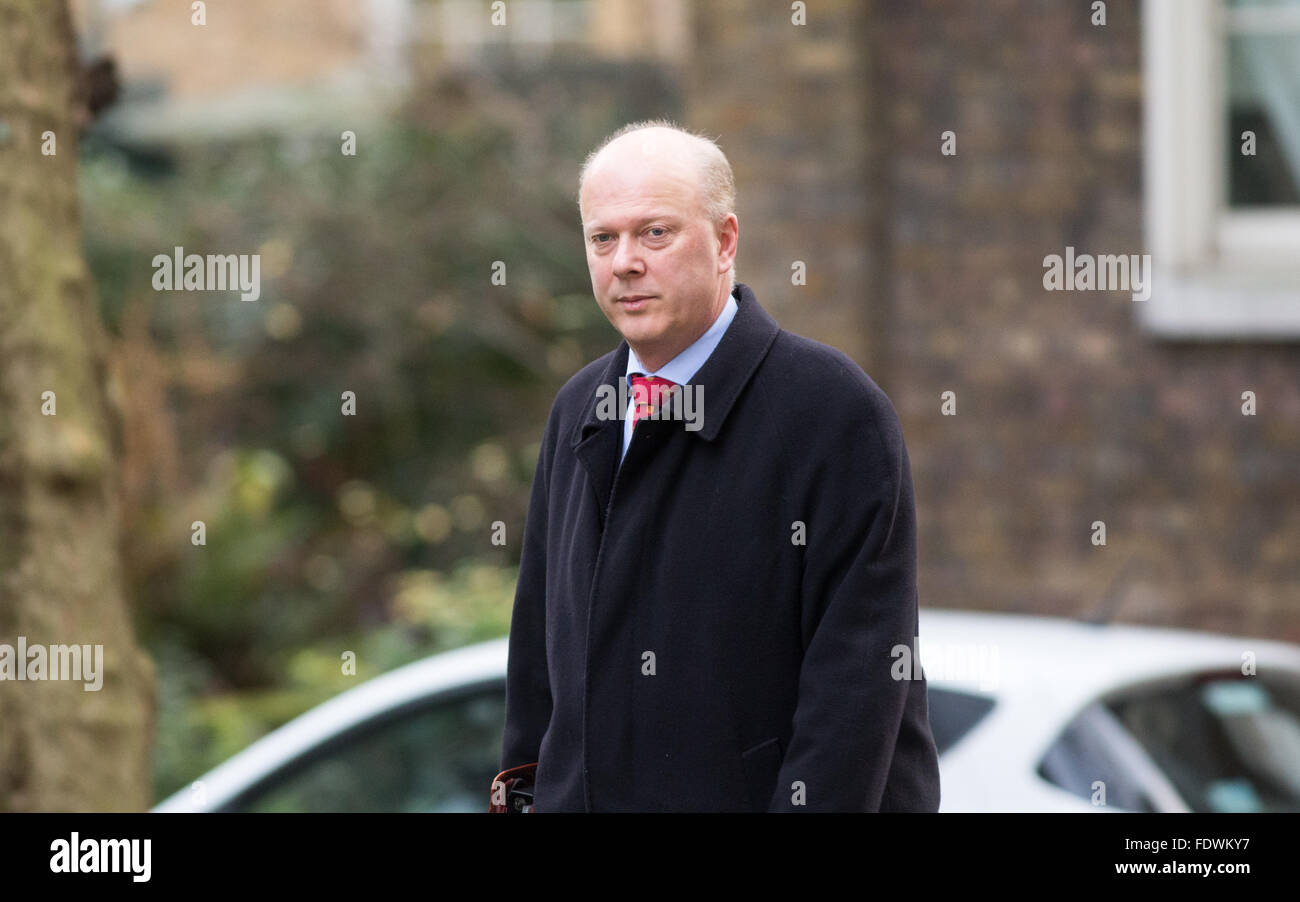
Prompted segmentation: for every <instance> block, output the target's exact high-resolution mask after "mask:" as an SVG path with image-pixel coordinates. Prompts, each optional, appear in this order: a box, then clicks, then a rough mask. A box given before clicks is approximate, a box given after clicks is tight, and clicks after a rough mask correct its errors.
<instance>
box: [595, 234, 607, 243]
mask: <svg viewBox="0 0 1300 902" xmlns="http://www.w3.org/2000/svg"><path fill="white" fill-rule="evenodd" d="M608 237H609V236H608V235H606V234H604V233H603V232H602V233H601V234H599V235H592V236H591V240H592V241H594V242H596V243H597V244H604V242H603V241H601V240H600V239H602V238H608Z"/></svg>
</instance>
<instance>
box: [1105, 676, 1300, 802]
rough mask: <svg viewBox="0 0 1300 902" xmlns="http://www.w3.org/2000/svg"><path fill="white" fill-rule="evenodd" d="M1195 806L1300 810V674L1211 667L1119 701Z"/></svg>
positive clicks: (1123, 715)
mask: <svg viewBox="0 0 1300 902" xmlns="http://www.w3.org/2000/svg"><path fill="white" fill-rule="evenodd" d="M1109 707H1110V709H1111V711H1112V712H1113V713H1114V714H1115V716H1116V717H1118V718H1119V720H1120V721H1121V722H1122V723H1123V724H1124V726H1125V727H1126V728H1127V729H1128V730H1129V732H1130V733H1132V734H1133V736H1134V737H1135V738H1136V739H1137V740H1138V741H1139V742H1140V743H1141V744H1142V746H1143V747H1144V748H1145V749H1146V751H1147V753H1148V754H1149V755H1150V756H1151V758H1152V759H1153V760H1154V761H1155V762H1156V764H1158V765H1159V766H1160V768H1161V770H1163V771H1164V773H1165V775H1166V776H1167V777H1168V778H1169V780H1170V782H1171V783H1173V785H1174V787H1175V788H1176V789H1177V790H1178V792H1179V794H1180V795H1181V796H1182V797H1183V799H1184V800H1185V801H1186V802H1187V805H1188V807H1190V808H1191V809H1192V810H1193V811H1212V812H1229V811H1243V812H1244V811H1300V682H1298V681H1297V680H1295V679H1292V680H1289V681H1283V680H1281V679H1274V678H1265V677H1263V676H1250V677H1242V676H1240V675H1239V674H1235V673H1233V674H1211V675H1204V676H1201V677H1199V678H1197V679H1196V680H1194V681H1192V682H1191V683H1190V684H1184V685H1182V686H1179V687H1175V688H1165V689H1161V690H1159V691H1156V692H1149V693H1142V694H1139V695H1135V696H1131V697H1128V698H1124V699H1121V700H1118V701H1113V702H1111V703H1110V704H1109Z"/></svg>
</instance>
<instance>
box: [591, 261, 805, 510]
mask: <svg viewBox="0 0 1300 902" xmlns="http://www.w3.org/2000/svg"><path fill="white" fill-rule="evenodd" d="M733 294H734V296H735V298H736V316H735V318H734V319H733V320H732V321H731V325H730V326H728V327H727V331H726V332H725V333H723V336H722V340H721V341H719V342H718V346H717V347H716V348H714V349H713V353H712V354H710V355H709V359H708V360H706V361H705V362H704V365H703V366H702V367H700V370H699V372H697V373H696V374H695V375H694V376H693V377H692V378H691V384H692V385H703V386H704V417H703V420H704V422H703V425H702V426H701V428H700V429H699V430H698V431H696V432H694V433H689V432H688V434H694V435H696V436H699V437H700V438H702V439H704V440H706V441H713V440H714V439H715V438H717V437H718V433H719V432H720V431H721V430H722V426H723V423H724V422H725V421H726V419H727V415H728V414H729V413H730V412H731V408H732V406H733V405H734V404H735V402H736V398H737V397H739V396H740V392H741V390H743V389H744V387H745V386H746V385H748V384H749V380H750V379H751V378H752V377H753V375H754V371H755V370H757V369H758V365H759V363H761V362H762V360H763V357H764V356H765V355H766V354H767V351H768V349H769V348H770V347H771V346H772V342H773V341H774V340H775V339H776V336H777V333H779V332H780V331H781V327H780V326H779V325H778V324H777V322H776V320H774V319H773V318H772V316H771V315H770V314H769V313H768V312H767V311H766V310H764V309H763V308H762V307H761V306H760V305H759V303H758V299H757V298H755V297H754V292H753V291H752V290H751V289H750V287H749V286H748V285H746V284H745V283H743V282H737V283H736V288H735V291H734V293H733ZM627 353H628V346H627V340H626V339H624V340H622V341H620V342H619V344H618V347H617V348H616V349H615V350H614V352H613V353H612V354H611V355H610V358H609V360H608V362H607V363H606V365H605V369H604V371H603V372H602V373H601V375H600V381H599V382H598V383H597V385H596V386H593V387H592V392H591V395H590V397H588V399H587V410H586V413H585V416H583V417H582V418H581V419H579V421H578V422H577V424H576V425H575V426H574V429H573V433H572V435H571V436H570V444H571V446H572V448H573V452H574V454H576V455H577V456H578V458H579V459H580V460H581V461H582V462H583V464H584V466H586V468H587V471H588V474H589V475H590V476H591V479H592V481H593V483H594V484H595V485H596V487H597V492H598V494H600V495H602V496H603V497H602V500H604V496H607V494H608V483H609V482H612V479H613V466H614V464H615V462H617V460H618V450H619V449H621V448H622V441H623V421H622V420H619V419H613V420H611V419H601V418H600V416H599V415H598V409H597V401H598V400H599V395H598V394H597V392H598V391H599V386H600V385H608V386H609V387H610V388H612V389H614V390H615V391H617V388H618V383H619V381H620V380H621V379H622V378H623V375H624V373H625V371H626V370H627ZM628 453H629V454H630V453H631V449H629V452H628ZM626 465H627V461H626V460H625V461H624V466H626ZM602 510H603V507H602Z"/></svg>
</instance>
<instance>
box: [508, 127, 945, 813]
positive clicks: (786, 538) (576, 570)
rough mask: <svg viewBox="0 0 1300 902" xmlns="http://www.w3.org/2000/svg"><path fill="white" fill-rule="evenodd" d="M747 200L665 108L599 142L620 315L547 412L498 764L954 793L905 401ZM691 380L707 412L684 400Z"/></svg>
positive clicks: (606, 298) (845, 790) (609, 295)
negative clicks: (933, 691)
mask: <svg viewBox="0 0 1300 902" xmlns="http://www.w3.org/2000/svg"><path fill="white" fill-rule="evenodd" d="M734 203H735V188H734V181H733V178H732V174H731V167H730V165H729V164H728V163H727V160H726V157H725V156H723V154H722V152H721V151H720V150H719V149H718V148H717V146H716V145H715V144H713V142H711V141H709V140H708V139H705V138H702V137H700V136H696V135H693V134H690V133H687V132H685V131H682V130H679V129H677V128H676V127H675V126H673V125H672V124H671V123H666V122H663V121H655V122H650V123H634V124H632V125H629V126H626V127H624V128H623V129H620V130H619V131H618V132H615V134H614V135H612V136H611V137H610V138H609V139H607V141H606V142H605V143H604V144H603V145H602V146H601V147H599V148H598V149H597V150H596V151H595V152H593V154H592V155H591V156H590V157H588V160H587V165H586V166H584V168H583V174H582V179H581V181H580V187H579V212H580V214H581V218H582V227H583V237H584V240H585V242H586V252H587V265H588V268H589V269H590V271H591V287H592V292H593V294H594V295H595V298H596V302H597V304H599V305H600V309H601V310H602V311H603V312H604V314H605V315H606V316H607V317H608V318H609V321H610V322H611V323H612V324H613V326H614V328H615V329H617V330H618V332H619V333H620V334H621V335H622V336H623V339H624V340H623V341H622V342H620V344H619V346H618V348H616V349H615V350H614V351H612V352H610V353H609V354H606V355H605V356H603V357H601V358H600V359H598V360H595V361H593V362H592V363H590V364H588V365H587V366H586V367H584V368H583V369H582V370H581V371H580V372H578V373H577V375H575V376H574V377H573V378H572V379H570V380H569V381H568V382H567V383H566V384H565V385H564V387H563V388H562V389H560V391H559V393H558V395H557V396H556V399H555V403H554V405H553V406H552V408H551V412H550V416H549V418H548V420H547V424H546V429H545V433H544V436H543V440H542V446H541V452H540V454H539V459H538V464H537V473H536V476H535V478H534V480H533V488H532V496H531V502H530V506H529V510H528V516H527V521H526V523H525V529H524V538H523V552H522V559H521V563H520V572H519V585H518V588H517V591H516V596H515V607H514V614H513V619H512V623H511V630H510V650H509V672H508V677H507V686H506V727H505V737H504V744H503V749H502V756H501V767H502V769H503V770H505V769H507V768H514V767H518V766H520V765H524V764H529V763H533V762H536V763H537V769H536V774H535V776H536V784H535V787H534V810H535V811H538V812H558V811H935V810H937V808H938V804H939V774H938V763H937V754H936V751H935V745H934V740H933V738H932V736H931V732H930V726H929V720H928V716H927V705H926V685H925V680H924V679H923V678H918V679H907V678H906V676H909V675H910V674H911V669H910V668H902V667H894V666H893V665H895V664H897V663H898V655H899V654H900V653H901V652H902V650H903V649H907V650H908V651H909V653H910V651H911V650H913V649H914V648H915V647H916V642H915V639H916V636H917V598H916V524H915V518H914V512H913V511H914V508H913V499H912V485H911V475H910V471H909V467H908V462H907V452H906V449H905V447H904V445H903V436H902V431H901V428H900V425H899V422H898V417H897V415H896V414H895V412H894V409H893V406H892V405H891V404H890V402H889V399H888V398H887V397H886V396H885V394H884V393H883V392H882V391H881V390H880V389H879V388H878V387H877V386H876V384H875V383H874V382H872V380H871V379H870V378H868V377H867V375H866V374H865V373H864V372H863V371H862V370H861V368H859V367H858V366H857V365H856V364H855V363H854V362H853V361H852V360H851V359H849V357H847V356H846V355H845V354H843V353H841V352H840V351H838V350H835V349H834V348H831V347H829V346H827V345H823V344H820V343H818V342H814V341H811V340H809V339H806V338H802V337H800V336H798V335H794V334H792V333H790V332H787V331H785V330H783V329H781V328H780V327H779V326H778V325H777V324H776V322H775V321H774V320H773V319H772V318H771V316H769V315H768V314H767V312H766V311H764V310H763V308H762V307H760V306H759V304H758V301H757V299H756V298H755V297H754V293H753V292H752V291H751V290H750V289H749V287H748V286H746V285H744V284H743V283H735V282H734V281H733V280H734V261H735V256H736V250H737V246H738V241H739V224H738V221H737V219H736V215H735V211H734ZM662 380H667V382H664V381H662ZM620 382H625V384H627V383H628V382H631V383H632V384H633V387H634V388H635V391H631V390H627V389H625V390H624V393H623V394H622V395H621V397H622V398H625V399H627V406H626V408H623V407H622V406H621V404H617V405H613V406H611V405H610V404H609V403H608V401H609V399H610V397H611V396H612V395H614V393H615V390H616V389H617V387H618V384H619V383H620ZM669 383H671V384H673V385H678V386H681V387H680V388H671V385H669ZM666 385H669V388H668V392H667V393H666V394H664V393H663V391H664V386H666ZM690 392H694V394H693V395H690V397H695V398H697V399H702V407H701V408H700V410H697V411H696V417H695V422H694V423H692V422H691V420H690V419H689V418H687V417H686V416H684V415H679V416H677V418H676V419H674V418H672V417H666V416H663V415H662V412H663V410H666V409H669V408H673V409H674V410H676V411H678V412H681V411H683V410H684V409H685V408H686V407H688V406H689V405H684V404H682V403H674V402H676V401H680V400H682V399H683V398H685V399H686V400H689V398H687V397H686V395H687V393H690ZM674 393H675V394H674ZM611 409H616V410H617V413H616V414H615V415H613V416H611V415H610V410H611ZM692 426H694V428H692ZM901 670H906V671H907V673H906V675H903V676H904V678H902V679H895V678H894V675H893V673H892V672H891V671H901Z"/></svg>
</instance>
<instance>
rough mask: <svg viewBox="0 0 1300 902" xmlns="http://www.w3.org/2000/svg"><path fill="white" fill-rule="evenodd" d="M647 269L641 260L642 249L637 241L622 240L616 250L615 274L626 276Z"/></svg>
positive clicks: (621, 276)
mask: <svg viewBox="0 0 1300 902" xmlns="http://www.w3.org/2000/svg"><path fill="white" fill-rule="evenodd" d="M644 269H645V267H644V265H643V261H642V260H641V249H640V247H638V246H637V243H636V242H635V241H620V242H619V243H618V247H617V248H615V250H614V275H616V276H618V277H620V278H625V277H626V276H628V275H637V274H639V273H641V272H643V271H644Z"/></svg>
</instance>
